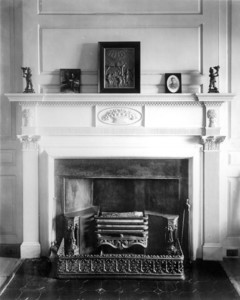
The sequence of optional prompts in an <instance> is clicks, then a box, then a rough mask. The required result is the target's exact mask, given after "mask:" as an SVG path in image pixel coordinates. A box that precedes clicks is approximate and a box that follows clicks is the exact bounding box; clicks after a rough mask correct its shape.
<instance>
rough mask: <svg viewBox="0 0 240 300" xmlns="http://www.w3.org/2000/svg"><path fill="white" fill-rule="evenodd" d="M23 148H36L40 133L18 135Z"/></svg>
mask: <svg viewBox="0 0 240 300" xmlns="http://www.w3.org/2000/svg"><path fill="white" fill-rule="evenodd" d="M17 137H18V139H19V140H20V142H21V143H22V147H23V150H38V142H39V140H40V135H18V136H17Z"/></svg>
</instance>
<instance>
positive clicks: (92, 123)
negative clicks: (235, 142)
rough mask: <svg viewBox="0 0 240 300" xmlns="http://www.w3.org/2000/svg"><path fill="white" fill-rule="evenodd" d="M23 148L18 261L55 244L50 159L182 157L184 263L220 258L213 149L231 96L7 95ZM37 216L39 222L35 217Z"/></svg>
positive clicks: (216, 152) (222, 133)
mask: <svg viewBox="0 0 240 300" xmlns="http://www.w3.org/2000/svg"><path fill="white" fill-rule="evenodd" d="M6 96H7V97H8V99H9V101H10V102H12V103H18V104H20V106H18V108H19V109H18V114H19V117H18V118H19V120H20V121H22V124H21V125H20V126H19V128H18V129H17V131H18V137H19V140H20V142H21V143H22V145H23V243H22V245H21V257H22V258H28V257H29V258H31V257H38V256H40V255H47V254H48V253H49V248H50V245H51V242H53V241H54V240H55V237H54V232H53V227H54V226H53V223H54V222H53V220H54V214H55V205H56V203H55V202H56V199H55V197H56V196H55V183H54V182H55V181H54V178H55V177H54V162H55V159H62V158H67V159H79V158H81V159H84V158H90V159H91V158H113V159H119V158H128V159H131V158H140V159H142V158H155V159H166V158H170V159H171V158H177V159H181V158H184V159H189V174H190V181H189V200H190V203H191V205H192V211H191V233H190V234H191V237H190V242H191V245H190V246H191V257H192V259H196V258H203V259H210V260H221V259H222V257H223V250H222V240H221V226H222V225H221V217H220V210H221V205H220V203H221V197H222V196H221V184H220V182H221V180H220V178H219V173H220V171H219V170H220V165H221V163H223V162H224V161H223V160H221V151H220V144H221V143H222V142H223V141H224V139H226V137H227V134H228V131H229V130H228V129H229V128H228V126H229V122H228V103H230V102H231V101H232V100H233V98H234V95H233V94H221V93H217V94H149V95H146V94H25V93H22V94H6ZM39 215H40V218H39Z"/></svg>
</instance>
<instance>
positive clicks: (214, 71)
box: [208, 66, 220, 93]
mask: <svg viewBox="0 0 240 300" xmlns="http://www.w3.org/2000/svg"><path fill="white" fill-rule="evenodd" d="M219 69H220V67H219V66H215V67H211V68H209V77H210V83H209V89H208V92H209V93H219V91H218V88H217V87H216V82H217V81H216V77H218V75H219Z"/></svg>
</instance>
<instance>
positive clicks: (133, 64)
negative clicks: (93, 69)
mask: <svg viewBox="0 0 240 300" xmlns="http://www.w3.org/2000/svg"><path fill="white" fill-rule="evenodd" d="M99 92H100V93H140V42H99Z"/></svg>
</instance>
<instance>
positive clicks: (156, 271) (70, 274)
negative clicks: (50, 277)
mask: <svg viewBox="0 0 240 300" xmlns="http://www.w3.org/2000/svg"><path fill="white" fill-rule="evenodd" d="M63 247H64V242H63V241H62V243H61V246H60V248H59V251H58V256H57V277H59V278H76V277H79V278H81V277H98V276H114V275H115V276H117V277H133V278H134V277H135V278H137V277H141V278H143V277H144V276H145V277H146V278H147V277H149V276H150V277H154V278H159V279H160V278H162V279H184V265H183V260H184V256H183V254H182V250H181V247H180V244H179V242H178V240H177V241H176V248H177V252H176V254H175V255H139V254H103V255H98V254H92V255H76V256H64V255H63V251H62V250H61V249H62V248H63Z"/></svg>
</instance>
